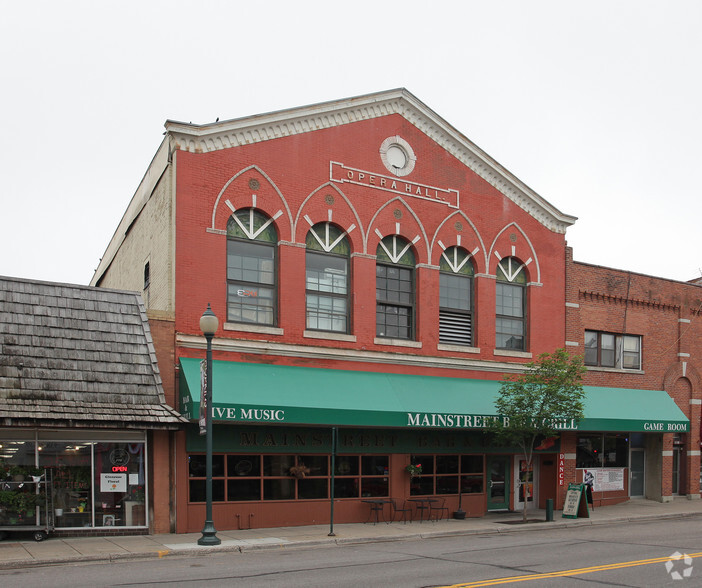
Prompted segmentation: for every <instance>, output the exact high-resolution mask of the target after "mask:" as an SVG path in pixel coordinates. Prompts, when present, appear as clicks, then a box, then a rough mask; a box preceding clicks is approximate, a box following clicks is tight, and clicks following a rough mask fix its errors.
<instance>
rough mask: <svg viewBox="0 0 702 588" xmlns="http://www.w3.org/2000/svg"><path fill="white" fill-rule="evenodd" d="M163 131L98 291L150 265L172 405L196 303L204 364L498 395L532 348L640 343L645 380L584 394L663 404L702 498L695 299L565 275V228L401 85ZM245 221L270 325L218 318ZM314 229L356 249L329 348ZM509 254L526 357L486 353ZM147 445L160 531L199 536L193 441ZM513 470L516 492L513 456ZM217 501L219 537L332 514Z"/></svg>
mask: <svg viewBox="0 0 702 588" xmlns="http://www.w3.org/2000/svg"><path fill="white" fill-rule="evenodd" d="M166 130H167V132H166V138H165V140H164V144H163V145H162V147H161V148H160V150H159V152H158V154H157V156H156V157H155V158H154V162H153V163H152V166H151V168H150V170H149V172H148V173H147V175H146V177H145V180H144V181H143V182H142V185H141V186H140V189H139V191H138V192H137V195H136V196H135V200H134V201H133V202H132V204H130V207H129V209H128V211H127V214H125V218H124V219H123V220H122V222H121V223H120V226H119V228H118V230H117V232H116V235H115V238H114V239H113V242H112V243H111V244H110V247H108V252H107V253H106V255H105V257H104V258H103V260H102V261H101V265H100V267H99V268H98V271H97V272H96V276H95V278H94V283H96V284H99V285H103V286H119V287H131V288H135V289H141V287H142V284H141V283H140V281H139V280H140V279H141V277H143V276H142V274H141V273H139V272H142V271H143V264H144V262H145V260H149V263H150V267H151V273H152V276H153V278H152V283H151V285H150V286H149V290H151V289H153V290H152V291H151V292H149V293H148V294H149V296H147V295H146V294H147V293H146V292H145V296H144V297H145V299H146V301H147V306H148V308H149V311H150V313H151V314H150V317H151V318H152V321H153V322H154V327H153V329H152V330H153V332H154V341H155V345H156V346H157V348H158V350H159V362H160V364H161V366H162V367H161V371H162V375H163V380H164V389H165V390H166V395H167V400H168V401H170V400H171V399H175V398H177V396H178V392H179V378H180V377H182V376H181V374H179V372H178V362H179V360H180V358H202V357H204V353H205V352H204V349H205V342H204V338H203V337H202V335H201V333H200V328H199V319H200V316H201V315H202V312H203V310H204V309H205V308H206V307H207V305H208V304H211V307H212V310H213V311H214V313H215V314H216V315H217V316H218V317H219V319H220V325H219V329H218V331H217V333H216V335H215V339H214V344H213V349H214V352H213V353H214V358H215V360H220V361H228V362H246V363H264V364H277V365H284V366H309V367H317V368H330V369H343V370H356V371H365V372H381V373H388V374H416V375H425V376H435V377H461V378H466V379H486V380H500V379H501V378H502V377H503V376H504V374H506V373H519V372H521V371H523V369H524V368H523V364H524V363H525V362H527V361H529V360H531V359H535V358H536V357H538V355H539V354H541V353H550V352H552V351H554V350H555V349H557V348H560V347H563V346H565V347H566V348H568V349H569V350H570V351H572V352H573V353H581V352H582V350H583V335H584V330H585V329H594V330H603V331H611V332H617V333H627V332H628V333H632V334H633V333H635V334H639V335H642V336H643V341H644V351H643V357H644V369H642V370H638V371H637V372H636V373H630V372H627V371H624V370H589V371H588V373H587V376H586V383H587V384H589V385H593V386H608V387H621V388H646V389H652V390H660V389H665V390H666V391H668V392H669V393H670V394H671V395H672V396H673V397H674V398H675V400H676V402H677V403H678V406H680V408H681V409H682V410H683V411H684V412H685V414H687V415H692V417H693V420H694V423H693V425H692V431H691V432H690V433H689V434H687V435H685V437H684V443H685V444H686V446H685V450H686V453H685V454H684V456H683V459H682V463H683V464H684V467H683V470H684V471H685V472H686V473H685V476H686V477H685V492H687V493H689V494H694V493H695V492H697V493H699V481H697V482H695V481H694V480H693V478H694V476H695V475H696V472H698V471H699V447H698V442H697V440H698V439H699V408H700V405H699V399H700V398H702V397H701V396H700V394H701V392H700V388H699V382H698V380H699V378H698V376H697V371H696V370H697V366H695V365H694V362H693V361H691V357H693V356H694V350H695V349H696V345H699V343H700V340H699V336H700V334H699V333H697V328H696V327H697V325H696V322H695V321H693V320H692V319H693V318H694V317H696V313H697V312H698V311H699V304H698V301H697V297H698V294H697V292H699V286H692V285H686V284H680V283H677V282H668V281H665V280H660V279H656V278H650V277H647V276H640V275H631V274H629V273H628V272H619V271H616V270H610V269H607V268H597V267H594V266H587V265H585V264H581V263H576V262H574V261H573V260H572V253H571V251H570V249H568V248H567V246H566V242H565V231H566V229H567V227H568V226H569V225H571V224H572V223H573V222H574V221H575V219H574V217H570V216H568V215H565V214H563V213H561V212H559V211H558V210H557V209H555V208H554V207H553V206H551V205H550V204H548V203H547V202H545V201H544V200H543V199H542V198H541V197H540V196H538V195H537V194H535V193H534V192H533V191H531V190H530V189H529V188H528V187H527V186H525V185H524V184H523V183H521V182H520V181H519V180H518V179H517V178H515V177H514V176H512V175H511V174H510V173H509V172H507V171H506V170H505V169H504V168H503V167H502V166H500V165H499V164H498V163H497V162H495V161H493V160H492V159H491V158H490V157H489V156H488V155H487V154H485V153H484V152H482V151H481V150H480V149H479V148H478V147H477V146H475V145H473V144H472V143H471V142H470V141H468V140H467V139H466V138H465V137H463V136H462V135H461V134H460V133H459V132H458V131H456V130H455V129H453V128H452V127H451V126H450V125H448V124H447V123H446V122H445V121H443V120H441V119H440V117H438V116H437V115H436V114H435V113H433V112H432V111H431V110H430V109H428V108H427V107H426V106H425V105H423V104H422V103H421V102H419V101H418V100H416V98H414V97H413V96H412V95H411V94H409V93H407V92H406V91H404V90H399V91H392V92H388V93H381V94H378V95H371V96H365V97H359V98H357V99H350V100H344V101H338V102H334V103H329V104H323V105H314V106H310V107H305V108H300V109H293V110H290V111H285V112H282V113H272V114H270V115H261V116H259V117H252V118H251V119H239V120H234V121H223V122H218V123H213V124H212V125H204V126H197V125H186V124H182V123H176V122H172V121H169V122H167V124H166ZM393 142H394V143H397V144H399V145H402V146H406V147H407V154H409V155H411V157H410V159H411V161H412V166H411V168H409V167H408V168H406V169H404V170H403V173H402V174H400V173H399V172H397V173H395V171H394V170H393V169H392V167H389V166H388V164H387V154H386V153H385V152H384V151H383V149H384V146H387V145H388V144H392V143H393ZM398 169H399V168H398ZM410 169H411V172H410ZM248 208H253V209H255V210H257V211H259V212H261V213H263V214H264V215H266V216H267V217H269V218H271V219H273V222H274V227H275V231H276V233H277V243H276V245H275V250H276V256H277V258H276V294H277V304H276V319H275V323H274V324H273V325H266V326H262V325H251V324H244V323H238V322H236V321H235V320H233V319H231V318H230V317H228V312H229V310H228V298H227V223H228V222H229V219H230V218H231V217H232V213H233V211H237V210H241V209H248ZM325 222H331V223H333V224H334V225H335V226H337V227H339V228H340V229H341V230H342V231H345V232H346V238H347V239H348V242H349V246H350V255H349V267H350V272H349V275H350V296H349V298H348V300H349V305H350V313H349V321H350V323H349V329H348V332H346V333H341V334H340V333H331V332H324V331H313V330H311V329H309V328H308V325H307V322H306V292H305V288H306V277H305V270H304V268H305V264H306V249H305V239H306V236H307V233H308V231H309V230H310V227H311V226H312V225H315V224H317V223H325ZM391 235H398V236H401V237H402V238H404V239H406V240H407V241H409V242H410V243H412V251H413V253H414V256H415V266H414V268H413V270H414V285H415V286H414V292H415V300H414V309H415V312H414V316H413V319H414V320H413V327H414V332H413V336H412V337H410V338H409V339H393V338H385V337H382V336H381V337H379V336H378V334H377V332H376V307H377V303H376V288H375V286H376V252H377V249H378V244H379V242H380V241H381V239H382V238H384V237H387V236H391ZM452 246H460V247H462V248H464V249H465V250H466V251H468V252H469V253H470V255H471V263H473V265H474V269H475V274H474V279H473V297H474V308H473V310H474V313H473V321H472V328H473V342H472V345H471V346H459V345H449V344H445V343H444V344H442V343H440V341H439V290H440V288H439V278H440V272H439V265H440V259H441V254H442V251H444V250H445V249H446V248H448V247H452ZM507 257H513V258H515V259H516V260H518V261H519V263H521V264H524V271H525V273H526V276H527V279H526V286H525V290H526V324H527V333H526V339H525V340H526V345H525V349H524V350H520V351H514V350H508V349H499V348H498V347H497V345H496V334H495V333H496V287H497V286H496V283H497V264H498V262H499V260H500V259H504V258H507ZM654 335H655V340H654ZM686 354H689V356H688V355H686ZM164 363H165V366H164ZM650 363H653V364H655V365H649V364H650ZM166 372H169V374H168V375H167V374H166ZM180 385H182V383H180ZM332 393H333V391H330V394H332ZM220 426H222V425H220ZM229 433H231V434H232V435H234V434H235V433H234V432H233V431H230V432H229ZM229 433H228V434H229ZM360 435H361V436H363V435H365V433H360ZM668 437H669V438H668ZM451 439H453V438H452V437H450V436H447V435H445V436H443V437H442V436H441V435H440V434H439V433H436V436H435V438H434V442H435V446H436V447H437V448H438V447H447V446H450V443H451V442H452V441H451ZM425 441H426V440H424V441H422V443H424V442H425ZM679 441H680V439H678V442H679ZM153 442H154V443H155V444H158V447H156V448H155V449H154V456H155V457H156V456H157V457H158V464H155V465H154V472H155V474H154V475H156V476H160V477H161V480H162V483H161V488H160V490H158V489H157V490H155V494H157V496H156V498H155V501H154V514H155V519H156V527H155V528H157V529H165V528H166V527H167V526H168V525H171V526H172V525H173V520H172V519H173V516H174V515H175V518H176V521H175V528H176V529H177V530H178V531H183V532H186V531H194V530H198V525H200V524H201V522H202V518H203V512H204V507H203V506H202V504H198V503H197V501H194V502H191V501H189V499H188V487H189V486H188V485H189V483H190V481H189V473H188V471H187V467H188V466H187V463H188V462H187V459H188V455H189V450H188V444H189V443H193V441H192V439H190V438H188V436H187V435H186V433H184V432H181V433H178V434H177V435H176V436H175V437H168V436H167V435H161V436H159V437H158V438H157V436H154V439H153ZM662 443H663V446H662V447H663V448H662V449H660V451H658V453H659V454H660V453H661V452H663V455H664V457H663V460H662V462H661V463H662V466H661V469H662V473H661V476H660V477H659V478H658V479H659V480H660V484H659V485H660V486H661V487H660V488H659V489H658V491H657V492H658V494H659V495H660V496H661V497H668V496H669V495H670V494H671V492H672V489H671V487H670V480H672V473H671V472H669V471H668V470H667V469H666V468H672V457H671V455H672V453H673V451H674V448H673V436H672V435H666V436H665V439H664V441H662ZM576 445H577V436H576V435H575V434H574V433H573V434H565V435H564V436H563V438H562V439H561V448H560V453H562V454H564V455H565V464H564V478H565V480H566V484H565V486H567V482H573V481H575V480H576V479H577V478H578V475H579V474H578V470H576V468H575V454H576ZM424 447H426V445H425V446H424ZM693 447H694V448H693ZM190 451H191V452H192V450H190ZM291 451H292V450H291ZM413 451H415V452H418V453H420V452H421V451H420V444H419V442H418V443H417V445H416V447H415V449H411V450H410V449H408V450H406V451H404V452H395V453H392V454H391V455H390V458H389V462H390V464H391V465H392V468H391V472H390V474H389V478H390V481H389V487H390V493H391V495H392V496H393V497H398V498H401V499H404V498H407V497H408V496H409V494H408V493H409V489H408V487H407V483H406V479H405V477H404V472H403V471H402V470H403V468H404V465H406V463H408V460H409V454H410V453H412V452H413ZM695 451H697V453H695ZM668 454H671V455H668ZM558 456H559V454H557V453H554V454H549V455H546V456H543V459H542V460H541V462H540V468H541V473H540V475H541V476H542V478H541V481H542V482H544V483H543V488H542V489H541V494H540V496H539V505H540V506H543V502H544V500H545V499H546V498H547V497H553V498H555V499H556V503H557V507H558V506H560V505H562V501H563V496H564V491H565V487H564V486H561V485H557V482H556V479H557V475H556V473H557V469H556V466H555V465H554V464H555V463H556V461H557V457H558ZM508 457H509V460H510V461H509V466H508V467H509V469H510V472H509V473H510V475H512V479H514V475H516V473H515V470H514V468H515V467H516V461H515V459H514V456H513V455H510V456H508ZM657 463H658V462H657V461H655V460H654V462H653V463H652V465H651V468H655V467H657V465H656V464H657ZM666 476H668V477H667V478H666ZM164 480H168V481H169V487H168V488H166V486H165V484H164V483H163V481H164ZM174 488H175V489H177V492H175V495H174ZM515 488H516V486H515V485H514V484H513V483H512V484H511V485H510V488H509V489H508V490H509V504H508V505H509V506H510V507H515V505H516V503H515V500H516V498H515V493H516V490H515ZM600 499H602V497H600ZM174 500H175V502H174ZM222 502H223V503H222V504H216V505H215V522H216V523H217V525H218V526H219V527H220V528H227V526H230V527H229V528H231V525H235V524H236V525H239V526H240V527H241V526H242V525H244V527H245V526H246V525H247V524H250V522H251V521H252V520H255V521H256V525H257V526H267V525H273V524H304V523H310V522H320V521H323V520H325V518H326V517H327V516H328V515H327V513H326V510H325V508H326V506H325V504H326V503H325V501H317V502H315V501H306V502H305V501H303V502H302V503H300V502H292V503H283V506H282V507H280V506H278V507H275V506H271V505H268V504H266V502H265V501H258V502H251V503H248V504H238V503H237V502H236V501H222ZM448 502H449V508H450V509H451V510H453V509H455V508H456V507H457V504H458V500H457V497H456V496H454V495H451V496H449V497H448ZM466 505H470V513H469V516H480V515H482V514H483V513H484V512H485V510H486V508H487V505H486V498H485V495H484V493H482V494H480V495H479V496H472V497H469V498H465V499H464V503H463V508H465V509H466V510H469V508H468V506H466ZM166 508H170V517H171V518H170V519H169V520H168V521H166ZM364 508H365V506H364V505H362V504H359V502H358V501H355V502H354V501H346V502H342V503H341V505H340V506H339V509H338V510H337V514H338V516H339V517H340V519H338V520H341V521H352V520H359V519H360V518H361V517H363V515H364V514H365V510H364ZM313 519H314V521H313ZM224 521H226V522H224ZM233 521H236V523H234V522H233ZM242 521H249V522H248V523H247V522H243V523H242ZM222 525H225V526H224V527H222Z"/></svg>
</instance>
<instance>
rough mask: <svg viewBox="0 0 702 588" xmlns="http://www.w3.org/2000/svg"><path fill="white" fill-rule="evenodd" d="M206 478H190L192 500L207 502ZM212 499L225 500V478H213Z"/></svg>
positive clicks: (216, 500) (214, 500) (215, 500)
mask: <svg viewBox="0 0 702 588" xmlns="http://www.w3.org/2000/svg"><path fill="white" fill-rule="evenodd" d="M205 482H206V481H205V480H190V502H205V501H206V500H207V498H206V488H205ZM212 501H213V502H223V501H224V480H212Z"/></svg>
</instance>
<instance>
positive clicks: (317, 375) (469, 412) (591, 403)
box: [180, 358, 689, 433]
mask: <svg viewBox="0 0 702 588" xmlns="http://www.w3.org/2000/svg"><path fill="white" fill-rule="evenodd" d="M200 361H201V360H199V359H190V358H181V359H180V364H181V380H180V396H181V412H182V413H183V414H184V416H185V417H186V418H189V419H197V418H198V413H199V405H200V402H199V399H200V381H201V380H200ZM212 372H213V376H212V380H213V381H212V396H213V402H212V404H213V419H214V421H215V422H230V423H236V422H246V423H268V424H300V425H327V426H331V425H337V426H353V427H400V428H408V427H411V428H422V427H424V428H427V427H432V428H447V429H481V428H484V427H485V425H486V424H487V423H488V421H489V420H490V419H494V418H499V417H498V415H497V414H496V411H495V405H494V401H495V399H496V398H497V395H498V393H499V389H500V382H499V381H493V380H473V379H468V378H443V377H436V376H418V375H408V374H391V373H386V372H362V371H350V370H333V369H323V368H310V367H297V366H281V365H270V364H252V363H239V362H230V361H215V362H214V363H213V370H212ZM585 391H586V401H585V418H584V419H583V420H582V421H579V422H570V421H568V422H562V423H558V425H559V428H562V429H563V430H579V431H613V432H636V431H643V432H649V431H650V432H654V431H658V432H666V433H668V432H673V431H676V432H678V431H680V432H684V431H687V430H688V429H689V421H688V419H687V418H686V417H685V415H684V414H683V413H682V411H681V410H680V409H679V408H678V407H677V405H676V404H675V402H673V400H672V399H671V398H670V396H668V394H667V393H666V392H664V391H662V390H632V389H623V388H601V387H594V386H586V387H585Z"/></svg>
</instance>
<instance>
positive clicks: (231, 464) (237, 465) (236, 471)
mask: <svg viewBox="0 0 702 588" xmlns="http://www.w3.org/2000/svg"><path fill="white" fill-rule="evenodd" d="M260 475H261V460H260V459H259V457H258V455H228V456H227V476H229V477H230V478H231V477H233V476H260Z"/></svg>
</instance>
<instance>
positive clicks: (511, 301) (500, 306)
mask: <svg viewBox="0 0 702 588" xmlns="http://www.w3.org/2000/svg"><path fill="white" fill-rule="evenodd" d="M496 292H497V314H499V315H503V316H514V317H523V316H524V304H523V300H524V296H523V293H524V288H522V287H521V286H514V285H512V284H502V283H500V282H498V283H497V291H496Z"/></svg>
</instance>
